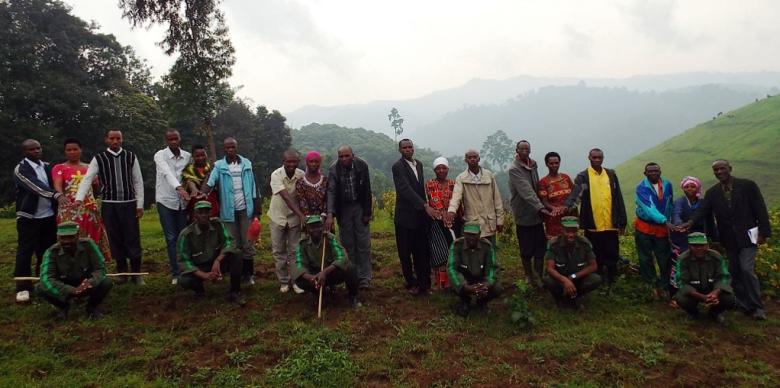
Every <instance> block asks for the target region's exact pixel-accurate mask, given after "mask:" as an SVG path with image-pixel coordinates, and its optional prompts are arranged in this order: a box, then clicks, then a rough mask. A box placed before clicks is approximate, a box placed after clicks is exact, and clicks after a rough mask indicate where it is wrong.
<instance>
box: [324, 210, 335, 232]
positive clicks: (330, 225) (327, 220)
mask: <svg viewBox="0 0 780 388" xmlns="http://www.w3.org/2000/svg"><path fill="white" fill-rule="evenodd" d="M323 228H324V230H325V231H326V232H330V231H331V230H332V228H333V214H328V216H327V217H326V218H325V224H324V225H323Z"/></svg>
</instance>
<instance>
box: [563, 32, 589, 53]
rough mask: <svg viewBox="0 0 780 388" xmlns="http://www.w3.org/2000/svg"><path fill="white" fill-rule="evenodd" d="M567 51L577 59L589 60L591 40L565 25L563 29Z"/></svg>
mask: <svg viewBox="0 0 780 388" xmlns="http://www.w3.org/2000/svg"><path fill="white" fill-rule="evenodd" d="M563 33H564V35H565V38H566V41H567V44H568V47H569V51H571V53H572V54H574V55H576V56H577V57H579V58H589V57H590V53H591V48H592V46H593V38H591V37H590V36H589V35H587V34H585V33H583V32H580V31H578V30H577V29H576V28H574V26H572V25H570V24H567V25H566V26H564V28H563Z"/></svg>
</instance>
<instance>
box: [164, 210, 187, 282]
mask: <svg viewBox="0 0 780 388" xmlns="http://www.w3.org/2000/svg"><path fill="white" fill-rule="evenodd" d="M157 214H159V215H160V224H161V225H162V230H163V234H164V235H165V244H166V249H167V250H168V262H169V263H170V265H171V276H173V277H177V276H179V262H178V260H177V257H178V255H177V254H176V241H177V240H178V239H179V233H181V231H182V229H184V228H185V227H187V210H186V209H182V210H173V209H169V208H167V207H165V206H163V205H161V204H159V203H158V204H157Z"/></svg>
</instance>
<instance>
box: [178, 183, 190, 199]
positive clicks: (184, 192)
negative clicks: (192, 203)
mask: <svg viewBox="0 0 780 388" xmlns="http://www.w3.org/2000/svg"><path fill="white" fill-rule="evenodd" d="M176 192H177V193H179V197H181V199H182V200H184V201H189V200H190V194H189V193H188V192H187V190H184V187H181V186H179V187H177V188H176Z"/></svg>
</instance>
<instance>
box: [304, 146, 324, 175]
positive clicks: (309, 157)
mask: <svg viewBox="0 0 780 388" xmlns="http://www.w3.org/2000/svg"><path fill="white" fill-rule="evenodd" d="M314 158H319V159H320V160H322V155H320V153H319V152H317V151H309V152H307V153H306V156H305V157H304V158H303V160H305V161H307V162H308V161H309V160H312V159H314ZM306 171H307V172H308V171H309V166H306ZM317 172H318V173H319V172H320V170H319V169H318V170H317Z"/></svg>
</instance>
